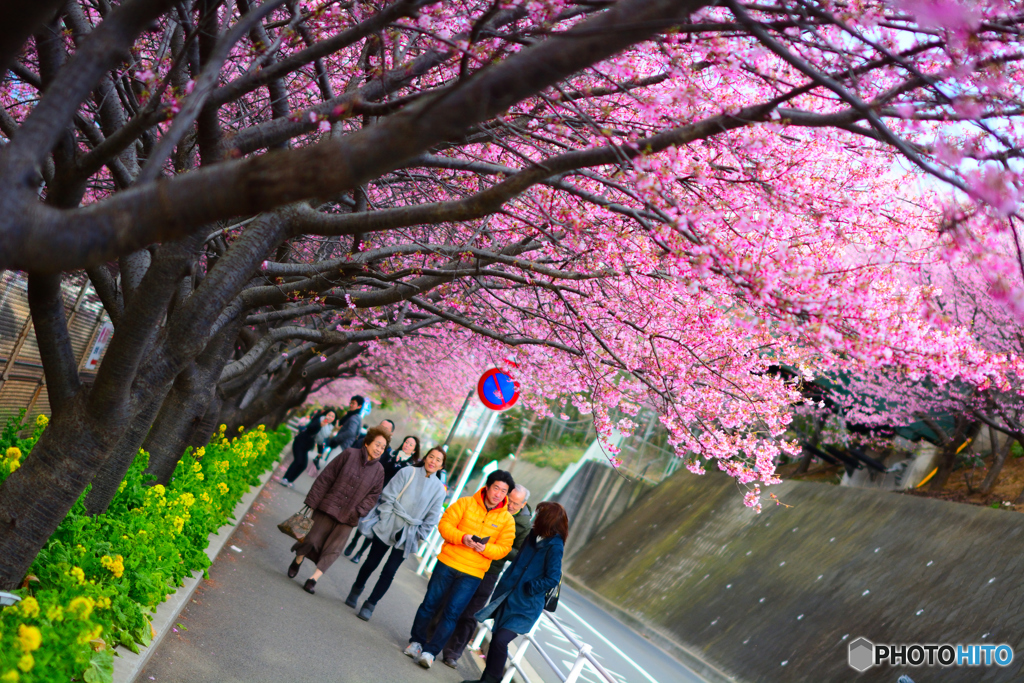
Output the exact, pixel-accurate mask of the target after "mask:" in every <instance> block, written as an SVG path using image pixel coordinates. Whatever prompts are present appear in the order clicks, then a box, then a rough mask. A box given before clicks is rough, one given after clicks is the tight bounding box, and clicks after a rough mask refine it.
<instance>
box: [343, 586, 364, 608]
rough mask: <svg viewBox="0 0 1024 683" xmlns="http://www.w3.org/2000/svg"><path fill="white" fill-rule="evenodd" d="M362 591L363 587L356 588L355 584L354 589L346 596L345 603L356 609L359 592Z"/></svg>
mask: <svg viewBox="0 0 1024 683" xmlns="http://www.w3.org/2000/svg"><path fill="white" fill-rule="evenodd" d="M362 592H363V589H362V588H360V589H358V590H356V588H355V587H354V586H353V587H352V590H351V591H349V593H348V597H347V598H345V604H346V605H348V606H349V607H351V608H352V609H355V608H356V607H357V606H358V605H359V594H360V593H362Z"/></svg>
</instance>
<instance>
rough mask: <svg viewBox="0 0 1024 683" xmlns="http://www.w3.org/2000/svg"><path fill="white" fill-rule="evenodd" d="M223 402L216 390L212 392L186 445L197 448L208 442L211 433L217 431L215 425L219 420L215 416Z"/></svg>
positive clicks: (218, 413) (211, 436) (211, 435)
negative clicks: (204, 412) (208, 403)
mask: <svg viewBox="0 0 1024 683" xmlns="http://www.w3.org/2000/svg"><path fill="white" fill-rule="evenodd" d="M222 404H223V399H221V397H220V394H219V393H218V392H216V391H215V392H213V398H212V399H211V400H210V405H208V406H207V407H206V414H204V415H203V419H202V420H200V421H199V424H198V425H196V429H195V431H194V432H192V436H190V437H189V440H188V445H189V446H191V447H192V448H199V447H200V446H205V445H206V444H208V443H210V439H212V438H213V433H214V432H215V431H217V425H219V424H220V422H218V421H217V418H219V417H220V409H221V405H222Z"/></svg>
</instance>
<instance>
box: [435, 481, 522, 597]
mask: <svg viewBox="0 0 1024 683" xmlns="http://www.w3.org/2000/svg"><path fill="white" fill-rule="evenodd" d="M507 502H508V501H507V499H506V500H503V501H501V504H500V505H498V507H496V508H494V509H493V510H490V511H488V510H487V508H486V507H485V506H484V489H480V490H479V491H477V492H476V494H475V495H472V496H466V497H465V498H459V499H458V500H457V501H455V502H454V503H452V504H451V505H449V506H448V509H447V510H445V513H444V515H443V516H442V517H441V522H440V523H439V524H438V525H437V530H438V531H440V532H441V536H442V537H443V538H444V541H445V543H444V546H443V547H442V548H441V554H440V555H438V556H437V561H438V562H441V563H443V564H446V565H448V566H449V567H451V568H452V569H454V570H455V571H459V572H462V573H464V574H469V575H470V576H475V577H477V578H483V576H484V574H485V573H486V572H487V568H488V567H490V566H491V560H500V559H501V558H503V557H505V556H506V555H508V551H509V550H511V549H512V542H513V541H514V540H515V538H516V521H515V519H514V518H513V517H512V515H511V514H509V511H508V505H507ZM466 534H472V535H474V536H478V537H480V538H483V537H485V536H490V537H491V540H489V541H487V547H485V548H484V551H483V552H482V553H478V552H477V551H475V550H473V549H472V548H469V547H467V546H464V545H462V539H463V537H464V536H465V535H466Z"/></svg>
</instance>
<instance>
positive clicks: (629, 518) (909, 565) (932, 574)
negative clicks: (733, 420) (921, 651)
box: [567, 471, 1024, 683]
mask: <svg viewBox="0 0 1024 683" xmlns="http://www.w3.org/2000/svg"><path fill="white" fill-rule="evenodd" d="M769 490H770V491H771V492H772V493H774V494H775V495H776V496H777V497H778V499H779V501H780V502H781V503H782V504H781V505H774V504H773V503H772V502H771V500H770V499H769V498H767V496H766V498H765V509H764V513H763V514H761V515H757V514H754V513H753V512H751V511H750V510H749V509H747V508H745V507H744V506H743V504H742V495H741V492H740V491H739V490H738V488H737V485H736V484H735V483H734V482H733V481H732V480H730V479H729V478H728V477H726V476H724V475H722V474H720V473H713V474H712V473H709V474H708V475H706V476H703V477H698V476H695V475H692V474H690V473H689V472H686V471H682V472H679V473H677V474H675V475H673V476H672V477H671V478H669V479H667V480H666V481H664V482H663V483H662V484H660V485H659V486H658V487H656V488H654V489H653V490H652V491H649V492H647V493H645V494H644V495H642V496H641V497H640V498H639V500H637V501H636V502H635V504H634V505H633V506H632V507H629V508H628V509H627V510H625V512H624V513H623V514H622V515H621V516H620V517H619V518H618V519H617V520H616V521H614V522H612V523H611V524H610V525H608V526H607V527H605V528H603V529H602V530H601V531H600V532H598V533H597V534H596V535H594V536H593V538H591V539H590V540H589V542H588V543H587V544H586V545H585V546H584V547H583V548H582V549H581V550H580V551H579V552H578V553H577V554H576V555H575V557H574V558H572V560H571V561H570V563H569V564H568V565H567V566H568V567H569V568H568V572H567V579H568V580H569V581H570V583H572V584H574V585H577V586H579V587H580V588H582V589H583V590H584V591H585V592H587V593H590V594H591V595H592V596H593V597H595V598H596V599H598V600H600V601H604V602H606V604H607V605H608V606H609V607H610V608H612V609H613V610H615V611H619V612H620V614H621V616H622V617H623V618H624V619H626V620H627V621H629V622H630V623H631V624H632V625H633V626H634V628H636V629H637V630H639V631H641V632H643V633H645V634H646V635H648V636H649V637H650V638H652V639H653V640H655V641H656V642H658V643H659V644H661V645H662V646H663V647H665V649H668V650H670V651H673V652H674V653H675V654H677V655H678V656H680V658H681V659H683V661H686V662H687V663H690V664H691V665H692V666H693V667H694V668H700V667H704V668H705V669H706V670H707V671H708V672H709V673H710V674H713V675H709V676H708V678H709V680H733V681H743V682H747V681H749V682H755V681H756V682H762V681H763V682H776V681H778V682H784V683H793V682H797V681H828V682H831V681H858V682H859V681H864V682H869V681H871V682H874V681H879V682H885V683H895V681H896V679H897V677H898V676H899V675H900V674H908V675H910V676H911V678H913V679H914V680H915V681H917V683H927V682H928V681H940V680H941V681H943V682H947V681H949V682H959V681H963V682H964V683H968V682H970V683H976V682H978V681H1019V680H1022V673H1021V672H1022V664H1024V642H1022V641H1024V553H1022V552H1021V550H1022V540H1024V515H1021V514H1018V513H1014V512H1010V511H1002V510H994V509H989V508H980V507H975V506H969V505H961V504H955V503H948V502H944V501H937V500H930V499H924V498H917V497H913V496H907V495H900V494H895V493H889V492H884V491H877V490H866V489H855V488H846V487H836V486H828V485H823V484H813V483H805V482H786V483H784V484H782V485H780V486H774V487H771V488H770V489H769ZM858 637H864V638H867V639H868V640H870V641H873V642H875V643H945V642H948V643H1007V644H1009V645H1010V646H1012V647H1013V648H1014V651H1015V653H1017V655H1016V657H1015V660H1014V662H1013V664H1012V665H1011V666H1010V667H1008V668H1005V669H1000V668H997V667H988V668H980V669H979V668H961V669H956V668H953V669H939V668H935V669H929V668H914V667H902V668H900V667H895V668H892V667H880V668H874V669H870V670H868V671H867V672H864V673H860V674H858V673H857V672H855V671H854V670H853V669H851V668H849V666H848V665H847V650H848V645H849V643H850V642H851V641H853V640H855V639H856V638H858Z"/></svg>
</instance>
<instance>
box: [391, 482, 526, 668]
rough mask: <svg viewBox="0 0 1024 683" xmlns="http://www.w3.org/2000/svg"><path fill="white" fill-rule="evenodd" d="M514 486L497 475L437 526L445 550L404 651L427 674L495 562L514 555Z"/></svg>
mask: <svg viewBox="0 0 1024 683" xmlns="http://www.w3.org/2000/svg"><path fill="white" fill-rule="evenodd" d="M515 486H516V483H515V481H514V480H513V479H512V475H511V474H509V473H508V472H505V471H504V470H497V471H495V472H492V473H491V474H490V476H488V477H487V485H486V486H485V487H484V488H482V489H480V490H479V491H477V492H476V493H475V494H474V495H472V496H466V497H465V498H459V499H458V500H457V501H455V502H454V503H452V504H451V505H449V506H448V509H447V510H445V513H444V515H443V516H442V517H441V522H440V523H439V524H438V525H437V530H438V531H439V532H441V536H442V537H443V538H444V546H442V547H441V553H440V554H439V555H438V556H437V565H436V566H435V567H434V573H433V574H431V575H430V583H428V584H427V594H426V595H425V596H424V597H423V602H422V603H420V607H419V609H418V610H416V618H415V619H413V622H412V637H410V638H409V647H407V648H405V654H407V655H409V656H410V657H412V658H413V659H415V660H416V661H417V662H418V663H419V665H420V666H422V667H423V668H424V669H429V668H430V665H431V664H433V663H434V658H435V657H436V656H437V654H438V653H439V652H440V651H441V649H442V648H443V647H444V644H445V643H446V642H448V637H449V636H451V634H452V631H453V630H454V629H455V623H456V622H457V621H458V619H459V615H460V614H462V610H463V609H464V608H465V607H466V604H467V603H468V602H469V600H470V598H472V597H473V594H474V593H475V592H476V589H477V586H479V585H480V580H481V579H483V576H484V574H485V573H486V572H487V569H488V567H490V566H491V560H500V559H501V558H503V557H505V556H506V555H508V552H509V550H511V549H512V542H513V541H514V540H515V537H516V523H515V520H514V519H513V518H512V515H510V514H509V512H508V502H507V500H506V496H507V495H508V492H509V491H511V490H512V489H514V488H515ZM474 537H476V539H479V540H474ZM445 601H447V604H445ZM442 605H444V612H443V614H442V615H441V620H440V621H439V622H438V624H437V628H436V629H434V635H433V637H432V638H430V639H429V642H428V639H427V634H426V632H427V626H428V625H429V624H430V621H431V619H433V617H434V615H435V614H436V613H437V611H438V610H439V609H441V606H442Z"/></svg>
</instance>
